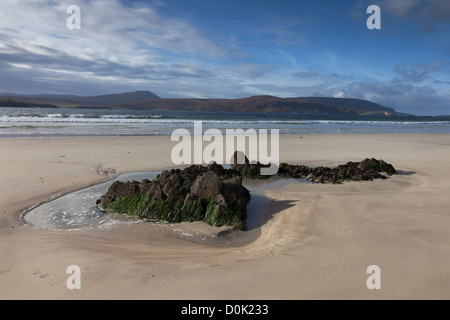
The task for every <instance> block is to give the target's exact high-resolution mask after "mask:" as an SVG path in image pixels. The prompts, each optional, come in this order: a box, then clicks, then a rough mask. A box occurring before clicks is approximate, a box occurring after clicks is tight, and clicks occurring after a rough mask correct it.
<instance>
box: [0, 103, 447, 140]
mask: <svg viewBox="0 0 450 320" xmlns="http://www.w3.org/2000/svg"><path fill="white" fill-rule="evenodd" d="M194 121H202V124H203V130H206V129H209V128H216V129H219V130H222V131H223V132H225V129H239V128H240V129H244V130H246V129H249V128H253V129H256V130H258V129H268V130H270V129H279V132H280V134H294V133H295V134H346V133H360V134H361V133H450V116H442V117H418V116H395V117H392V116H350V115H304V114H287V113H253V112H251V113H250V112H198V111H171V110H109V109H74V108H57V109H55V108H8V107H1V108H0V137H83V136H87V137H89V136H147V135H149V136H150V135H171V134H172V132H173V131H174V130H175V129H178V128H185V129H188V130H190V131H191V132H193V126H194Z"/></svg>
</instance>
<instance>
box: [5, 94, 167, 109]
mask: <svg viewBox="0 0 450 320" xmlns="http://www.w3.org/2000/svg"><path fill="white" fill-rule="evenodd" d="M0 98H4V99H11V100H15V101H20V102H30V103H38V104H53V105H57V106H59V107H107V106H108V105H113V104H127V103H133V102H138V101H141V100H151V99H161V98H160V97H158V96H157V95H156V94H154V93H152V92H150V91H135V92H125V93H116V94H108V95H101V96H87V97H85V96H77V95H70V94H42V95H33V96H18V95H11V94H0Z"/></svg>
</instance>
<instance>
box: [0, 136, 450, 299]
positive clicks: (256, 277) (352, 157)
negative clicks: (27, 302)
mask: <svg viewBox="0 0 450 320" xmlns="http://www.w3.org/2000/svg"><path fill="white" fill-rule="evenodd" d="M173 146H174V143H171V142H170V137H114V138H27V139H25V138H23V139H22V138H10V139H0V151H1V152H0V170H1V171H0V176H1V180H0V298H2V299H449V298H450V282H449V273H450V196H449V190H450V162H449V159H450V135H448V134H423V135H418V134H409V135H402V134H396V135H387V134H386V135H303V136H301V135H283V136H281V137H280V152H281V161H283V162H288V163H293V164H306V165H310V166H317V165H326V166H334V165H337V164H341V163H345V162H347V161H359V160H362V159H364V158H366V157H375V158H381V159H384V160H385V161H387V162H389V163H392V164H393V165H394V166H395V167H396V168H397V169H398V170H400V171H399V174H398V175H395V176H392V177H391V178H389V179H388V180H384V181H382V180H377V181H372V182H349V183H345V184H343V185H318V184H295V185H290V186H287V187H284V188H282V189H279V190H268V191H267V193H266V194H267V196H268V197H269V200H268V201H267V206H266V207H267V212H268V213H269V214H272V218H271V219H270V220H269V221H268V222H267V223H266V224H265V225H263V226H262V227H261V229H260V230H259V236H258V238H257V239H256V240H255V241H253V242H252V243H249V244H247V245H245V246H241V247H239V246H234V247H233V246H232V247H214V246H210V245H206V243H205V244H202V243H194V242H191V241H186V240H183V239H178V238H177V237H175V236H173V232H169V231H170V230H172V231H173V230H174V228H175V227H173V228H172V229H170V227H169V226H163V227H161V226H155V225H151V224H130V225H124V224H120V225H113V226H111V227H109V228H107V229H105V230H85V231H48V230H39V229H34V228H31V227H29V226H25V225H23V224H22V223H21V220H20V219H19V218H18V217H19V214H20V213H21V212H22V210H24V209H27V208H29V207H31V206H33V205H36V204H37V203H39V202H42V201H46V200H49V199H51V198H52V197H55V196H57V195H60V194H64V193H67V192H70V191H72V190H76V189H80V188H83V187H86V186H89V185H92V184H94V183H98V182H101V181H106V180H108V179H111V178H112V177H113V176H116V175H118V174H120V173H124V172H129V171H153V170H159V169H165V168H169V167H172V165H171V161H170V151H171V149H172V147H173ZM176 228H178V229H179V228H183V226H177V227H176ZM184 228H186V229H184V230H188V231H189V232H191V233H197V232H199V233H202V232H206V233H211V232H212V233H214V232H216V231H217V230H216V229H215V228H205V226H204V225H203V224H186V225H185V226H184ZM169 229H170V230H169ZM179 230H181V229H179ZM69 265H78V266H80V268H81V290H69V289H68V288H67V287H66V280H67V278H68V277H69V274H67V273H66V270H67V267H68V266H69ZM370 265H378V266H379V267H380V269H381V289H380V290H376V289H375V290H369V289H368V288H367V286H366V280H367V278H368V277H369V276H370V275H369V274H367V273H366V269H367V267H368V266H370Z"/></svg>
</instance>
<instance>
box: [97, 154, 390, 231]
mask: <svg viewBox="0 0 450 320" xmlns="http://www.w3.org/2000/svg"><path fill="white" fill-rule="evenodd" d="M233 158H234V161H233V162H232V164H231V169H228V170H225V169H224V168H223V167H222V166H220V165H218V164H216V163H211V164H209V165H208V166H207V167H204V166H200V165H192V166H190V167H187V168H185V169H184V170H180V169H172V170H165V171H163V172H161V174H159V175H158V176H157V177H156V178H155V179H154V180H153V181H150V180H147V179H144V180H142V181H141V182H137V181H131V182H118V181H117V182H114V183H113V184H112V185H111V186H110V188H109V190H108V192H107V193H106V194H105V195H103V196H102V197H101V198H100V199H99V200H97V202H96V203H97V206H98V207H99V208H100V209H102V210H104V211H114V212H116V213H123V214H130V215H136V216H138V217H140V218H146V219H151V220H164V221H169V222H182V221H205V222H207V223H209V224H211V225H214V226H223V225H229V226H233V227H235V228H239V229H244V226H245V220H246V217H247V210H246V207H247V204H248V203H249V201H250V193H249V191H248V190H247V189H246V188H245V187H244V186H243V185H242V181H243V178H258V179H259V178H267V177H268V176H262V175H261V174H260V169H261V167H265V165H261V164H260V163H255V164H251V163H250V162H249V160H248V159H247V157H245V156H243V158H242V159H240V160H241V161H238V154H237V153H235V154H234V156H233ZM382 173H384V174H382ZM395 173H396V171H395V168H394V167H393V166H392V165H391V164H388V163H386V162H384V161H383V160H376V159H374V158H372V159H369V158H368V159H364V160H363V161H360V162H348V163H346V164H343V165H339V166H337V167H335V168H328V167H321V166H320V167H315V168H310V167H307V166H304V165H290V164H287V163H282V164H281V165H280V166H279V171H278V175H281V176H288V177H292V178H297V179H307V180H309V181H311V182H315V183H333V184H338V183H342V182H344V181H368V180H374V179H386V175H391V174H395Z"/></svg>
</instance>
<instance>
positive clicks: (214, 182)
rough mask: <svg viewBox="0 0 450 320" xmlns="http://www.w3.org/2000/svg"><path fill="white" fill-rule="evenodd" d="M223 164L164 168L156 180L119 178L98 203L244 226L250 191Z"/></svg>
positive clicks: (159, 216)
mask: <svg viewBox="0 0 450 320" xmlns="http://www.w3.org/2000/svg"><path fill="white" fill-rule="evenodd" d="M220 167H221V166H220ZM221 168H222V169H220V168H218V167H217V166H215V165H214V164H211V165H210V166H208V167H203V166H199V165H193V166H190V167H188V168H186V169H184V170H180V169H172V170H166V171H163V172H161V174H159V175H158V176H157V177H156V178H155V179H154V180H153V181H150V180H142V181H141V182H137V181H131V182H118V181H117V182H114V183H113V184H112V185H111V186H110V188H109V190H108V192H107V193H106V194H105V195H103V196H102V197H101V198H100V199H99V200H97V206H98V207H99V208H100V209H101V210H104V211H111V212H116V213H122V214H129V215H135V216H138V217H140V218H145V219H150V220H163V221H169V222H183V221H189V222H193V221H204V222H207V223H209V224H211V225H213V226H219V227H220V226H223V225H228V226H233V227H235V228H238V229H244V226H245V220H246V217H247V210H246V207H247V204H248V203H249V201H250V193H249V191H248V190H247V189H246V188H245V187H243V186H242V179H240V178H239V177H237V178H231V179H230V175H232V172H228V173H227V171H226V170H225V169H224V168H223V167H221ZM218 173H219V175H218Z"/></svg>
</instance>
